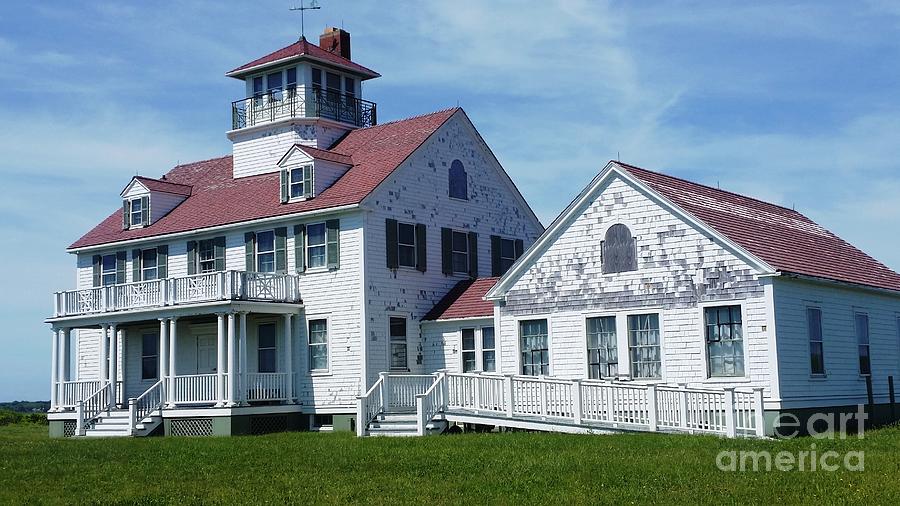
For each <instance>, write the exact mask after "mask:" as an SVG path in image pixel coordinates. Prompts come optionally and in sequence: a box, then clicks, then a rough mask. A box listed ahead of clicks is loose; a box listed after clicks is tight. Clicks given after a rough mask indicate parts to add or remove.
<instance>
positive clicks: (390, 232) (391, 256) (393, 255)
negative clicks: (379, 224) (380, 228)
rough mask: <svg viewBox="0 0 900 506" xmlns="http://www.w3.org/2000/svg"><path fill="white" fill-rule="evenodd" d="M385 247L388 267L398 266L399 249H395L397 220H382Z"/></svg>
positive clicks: (394, 267)
mask: <svg viewBox="0 0 900 506" xmlns="http://www.w3.org/2000/svg"><path fill="white" fill-rule="evenodd" d="M384 237H385V242H386V244H385V247H386V248H385V249H386V251H387V266H388V269H396V268H398V267H400V251H399V250H398V249H397V220H392V219H390V218H388V219H386V220H384Z"/></svg>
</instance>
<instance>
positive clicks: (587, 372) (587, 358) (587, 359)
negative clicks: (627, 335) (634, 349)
mask: <svg viewBox="0 0 900 506" xmlns="http://www.w3.org/2000/svg"><path fill="white" fill-rule="evenodd" d="M592 318H612V319H613V321H614V322H616V378H618V377H620V376H622V370H623V368H622V365H623V364H622V351H621V350H622V348H621V345H622V342H621V341H622V339H621V327H620V324H621V318H620V317H619V315H617V314H616V313H588V314H585V315H584V317H583V318H582V325H583V327H582V333H581V335H583V336H584V346H583V348H584V377H585V378H590V377H591V354H590V351H589V350H590V349H591V348H590V340H589V339H588V320H590V319H592ZM626 323H627V320H626ZM628 358H629V359H630V358H631V357H630V356H629V357H628ZM625 370H626V371H629V370H630V364H629V366H628V367H627V368H626V369H625ZM600 378H601V379H615V378H610V377H608V376H604V375H602V374H601V375H600Z"/></svg>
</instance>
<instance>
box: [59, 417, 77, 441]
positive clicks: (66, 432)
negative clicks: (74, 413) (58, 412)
mask: <svg viewBox="0 0 900 506" xmlns="http://www.w3.org/2000/svg"><path fill="white" fill-rule="evenodd" d="M77 426H78V425H77V423H76V422H75V420H64V421H63V437H72V436H74V435H75V428H76V427H77Z"/></svg>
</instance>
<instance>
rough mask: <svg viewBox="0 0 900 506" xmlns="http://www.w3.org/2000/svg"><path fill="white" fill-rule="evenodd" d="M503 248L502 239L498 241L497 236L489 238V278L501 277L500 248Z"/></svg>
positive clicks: (498, 237)
mask: <svg viewBox="0 0 900 506" xmlns="http://www.w3.org/2000/svg"><path fill="white" fill-rule="evenodd" d="M502 247H503V242H502V239H500V236H499V235H492V236H491V276H501V275H503V273H502V272H500V271H501V270H503V267H502V266H501V265H500V248H502Z"/></svg>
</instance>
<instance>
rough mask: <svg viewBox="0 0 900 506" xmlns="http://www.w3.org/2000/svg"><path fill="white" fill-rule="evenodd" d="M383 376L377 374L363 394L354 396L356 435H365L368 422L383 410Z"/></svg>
mask: <svg viewBox="0 0 900 506" xmlns="http://www.w3.org/2000/svg"><path fill="white" fill-rule="evenodd" d="M384 377H385V375H380V376H378V379H377V380H376V381H375V384H374V385H372V388H370V389H369V390H368V391H367V392H366V393H365V394H363V395H360V396H358V397H357V398H356V435H357V436H360V437H362V436H365V435H366V427H367V426H368V425H369V422H371V421H372V420H374V419H375V417H376V416H378V415H379V414H381V413H384V411H385V403H384V395H385V392H384Z"/></svg>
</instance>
